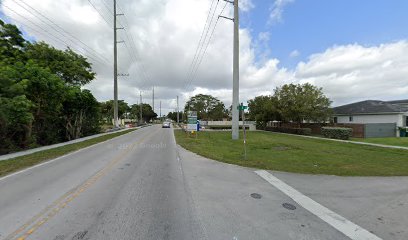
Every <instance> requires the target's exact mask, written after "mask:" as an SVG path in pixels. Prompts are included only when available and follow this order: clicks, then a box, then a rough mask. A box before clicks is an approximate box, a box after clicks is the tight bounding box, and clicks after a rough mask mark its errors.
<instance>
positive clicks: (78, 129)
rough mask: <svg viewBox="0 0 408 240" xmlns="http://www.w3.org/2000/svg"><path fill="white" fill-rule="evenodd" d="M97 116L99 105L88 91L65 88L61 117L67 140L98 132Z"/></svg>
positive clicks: (77, 88)
mask: <svg viewBox="0 0 408 240" xmlns="http://www.w3.org/2000/svg"><path fill="white" fill-rule="evenodd" d="M99 114H100V106H99V103H98V101H96V99H95V97H94V96H93V95H92V94H91V92H90V91H89V90H86V89H85V90H81V89H80V88H79V87H67V89H66V97H65V100H64V102H63V110H62V116H63V119H64V127H65V133H66V138H67V139H68V140H72V139H77V138H79V137H82V136H87V135H90V134H94V133H97V132H99V130H100V129H99V120H100V116H99Z"/></svg>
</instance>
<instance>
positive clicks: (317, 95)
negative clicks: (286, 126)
mask: <svg viewBox="0 0 408 240" xmlns="http://www.w3.org/2000/svg"><path fill="white" fill-rule="evenodd" d="M275 97H276V100H277V102H278V109H279V113H280V114H281V116H282V118H283V120H285V121H292V122H296V123H302V122H303V121H312V122H324V121H326V120H328V118H329V116H330V115H331V111H330V104H331V101H330V99H329V98H327V97H326V96H325V95H324V93H323V89H322V88H318V87H315V86H313V85H311V84H309V83H306V84H303V85H300V84H297V85H295V84H286V85H283V86H282V87H281V88H276V89H275Z"/></svg>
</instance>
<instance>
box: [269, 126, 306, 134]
mask: <svg viewBox="0 0 408 240" xmlns="http://www.w3.org/2000/svg"><path fill="white" fill-rule="evenodd" d="M265 130H266V131H270V132H280V133H290V134H297V135H306V136H310V135H312V129H311V128H285V127H266V128H265Z"/></svg>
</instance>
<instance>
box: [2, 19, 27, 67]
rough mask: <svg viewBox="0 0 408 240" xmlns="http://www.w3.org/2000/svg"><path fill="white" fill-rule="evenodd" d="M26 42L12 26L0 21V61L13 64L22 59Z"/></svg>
mask: <svg viewBox="0 0 408 240" xmlns="http://www.w3.org/2000/svg"><path fill="white" fill-rule="evenodd" d="M26 43H27V42H26V41H25V40H24V38H23V37H22V34H21V31H20V30H19V29H18V28H17V27H16V26H14V25H12V24H6V23H4V22H3V21H2V20H0V61H1V62H6V63H8V64H14V63H16V62H17V61H20V60H21V58H22V53H23V48H24V46H25V45H26Z"/></svg>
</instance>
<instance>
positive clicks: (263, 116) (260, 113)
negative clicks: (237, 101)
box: [248, 96, 281, 128]
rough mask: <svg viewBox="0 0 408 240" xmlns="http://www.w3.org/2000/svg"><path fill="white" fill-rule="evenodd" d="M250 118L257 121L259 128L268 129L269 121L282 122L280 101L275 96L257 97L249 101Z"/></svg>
mask: <svg viewBox="0 0 408 240" xmlns="http://www.w3.org/2000/svg"><path fill="white" fill-rule="evenodd" d="M248 108H249V118H250V119H251V120H255V121H256V124H257V127H258V128H264V127H266V123H267V122H268V121H273V120H277V121H280V120H281V115H280V113H279V110H278V101H277V99H276V97H274V96H257V97H255V98H254V99H251V100H249V101H248Z"/></svg>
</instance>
